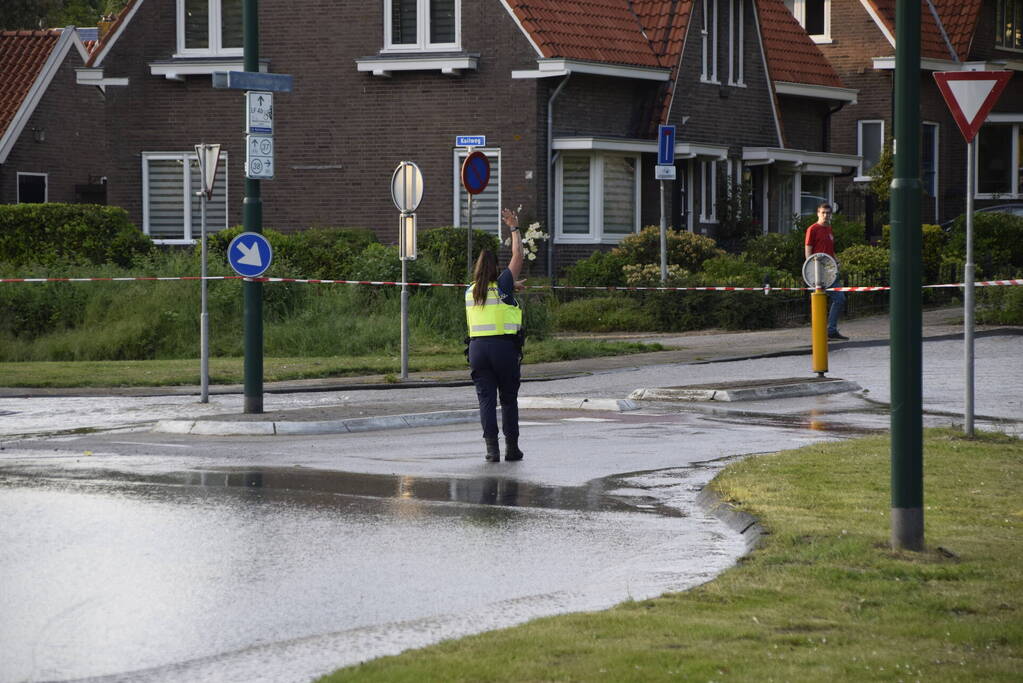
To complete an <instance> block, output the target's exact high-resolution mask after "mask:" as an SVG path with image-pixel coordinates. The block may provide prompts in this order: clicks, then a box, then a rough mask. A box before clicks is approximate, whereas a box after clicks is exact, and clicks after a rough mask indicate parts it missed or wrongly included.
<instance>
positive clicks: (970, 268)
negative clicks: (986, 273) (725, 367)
mask: <svg viewBox="0 0 1023 683" xmlns="http://www.w3.org/2000/svg"><path fill="white" fill-rule="evenodd" d="M975 144H976V138H974V139H973V140H970V142H969V144H968V145H966V266H965V267H964V268H963V346H964V347H965V353H964V359H963V361H964V366H965V367H964V375H963V377H964V382H963V383H964V384H965V385H966V386H965V392H966V395H965V396H964V404H963V431H964V433H965V434H966V436H973V308H974V303H973V281H974V280H975V279H976V278H975V273H974V263H973V182H974V178H973V176H974V171H973V164H974V153H975V152H976V150H975V149H974V145H975Z"/></svg>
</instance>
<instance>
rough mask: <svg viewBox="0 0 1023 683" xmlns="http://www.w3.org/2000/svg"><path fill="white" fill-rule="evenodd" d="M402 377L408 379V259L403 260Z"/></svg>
mask: <svg viewBox="0 0 1023 683" xmlns="http://www.w3.org/2000/svg"><path fill="white" fill-rule="evenodd" d="M401 378H402V379H408V261H407V260H406V259H402V260H401Z"/></svg>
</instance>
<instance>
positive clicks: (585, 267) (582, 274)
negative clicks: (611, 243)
mask: <svg viewBox="0 0 1023 683" xmlns="http://www.w3.org/2000/svg"><path fill="white" fill-rule="evenodd" d="M626 263H627V261H626V260H625V257H624V256H623V255H622V254H621V253H619V252H618V250H617V249H616V250H614V251H595V252H593V253H592V254H590V255H589V257H587V258H584V259H582V260H580V261H576V262H575V263H574V264H572V265H571V266H569V267H568V268H567V269H566V270H565V280H566V281H567V282H569V283H570V284H573V285H575V286H577V287H613V286H616V285H620V284H621V283H622V281H623V273H622V268H623V267H624V266H625V264H626Z"/></svg>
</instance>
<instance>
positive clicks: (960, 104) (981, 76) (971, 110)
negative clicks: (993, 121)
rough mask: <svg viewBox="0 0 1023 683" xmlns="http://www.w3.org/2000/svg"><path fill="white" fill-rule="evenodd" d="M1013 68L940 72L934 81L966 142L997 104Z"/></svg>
mask: <svg viewBox="0 0 1023 683" xmlns="http://www.w3.org/2000/svg"><path fill="white" fill-rule="evenodd" d="M1010 78H1012V72H1011V71H938V72H935V74H934V80H935V81H937V82H938V90H940V91H941V95H942V97H944V98H945V102H946V103H947V104H948V108H949V110H951V112H952V118H953V119H955V122H956V124H957V125H958V126H959V130H960V131H962V133H963V137H964V138H966V142H971V141H972V140H973V138H974V137H975V136H976V135H977V131H979V130H980V127H981V126H982V125H984V119H986V118H987V115H988V112H990V111H991V108H992V107H994V106H995V102H997V101H998V96H999V95H1001V94H1002V90H1004V89H1005V84H1006V83H1008V82H1009V79H1010Z"/></svg>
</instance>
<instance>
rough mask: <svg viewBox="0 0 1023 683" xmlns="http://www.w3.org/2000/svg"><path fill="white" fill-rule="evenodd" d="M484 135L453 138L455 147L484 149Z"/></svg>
mask: <svg viewBox="0 0 1023 683" xmlns="http://www.w3.org/2000/svg"><path fill="white" fill-rule="evenodd" d="M486 146H487V136H486V135H458V136H456V137H455V147H486Z"/></svg>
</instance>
